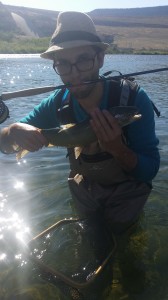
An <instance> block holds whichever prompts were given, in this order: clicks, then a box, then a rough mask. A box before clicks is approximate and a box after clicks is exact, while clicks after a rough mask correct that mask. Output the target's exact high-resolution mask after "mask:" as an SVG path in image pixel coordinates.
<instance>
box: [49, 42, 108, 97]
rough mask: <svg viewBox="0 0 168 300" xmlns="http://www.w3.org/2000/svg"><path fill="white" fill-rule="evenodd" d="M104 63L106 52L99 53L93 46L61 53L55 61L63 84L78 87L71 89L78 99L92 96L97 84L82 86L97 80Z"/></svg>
mask: <svg viewBox="0 0 168 300" xmlns="http://www.w3.org/2000/svg"><path fill="white" fill-rule="evenodd" d="M103 62H104V52H102V51H99V52H98V51H96V50H95V49H94V48H93V47H91V46H85V47H79V48H76V49H75V48H74V49H71V50H66V51H60V52H59V53H58V54H57V56H56V58H55V59H54V65H55V66H56V70H57V72H58V73H59V75H60V77H61V79H62V81H63V83H64V84H72V85H78V86H76V87H71V88H69V90H70V92H71V94H72V95H74V96H75V98H77V99H82V98H86V97H88V96H89V95H90V94H91V92H92V91H93V89H94V88H95V85H96V84H88V85H80V84H81V83H82V82H85V81H90V80H95V79H97V78H98V77H99V69H100V68H101V67H102V65H103Z"/></svg>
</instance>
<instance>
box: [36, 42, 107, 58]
mask: <svg viewBox="0 0 168 300" xmlns="http://www.w3.org/2000/svg"><path fill="white" fill-rule="evenodd" d="M84 46H96V47H98V48H100V49H101V50H104V51H105V50H106V49H107V48H108V47H109V44H107V43H103V42H97V43H96V42H89V41H83V40H81V41H79V40H78V41H73V42H64V43H60V44H59V45H53V46H51V47H49V48H48V49H47V50H46V51H45V52H43V53H41V54H40V56H41V57H42V58H45V59H51V60H53V59H54V54H55V53H57V52H58V51H63V50H68V49H69V50H70V49H74V48H78V47H84Z"/></svg>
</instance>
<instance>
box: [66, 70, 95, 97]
mask: <svg viewBox="0 0 168 300" xmlns="http://www.w3.org/2000/svg"><path fill="white" fill-rule="evenodd" d="M98 78H99V74H98V72H94V73H92V74H89V76H85V77H84V78H77V79H76V80H70V81H69V82H68V84H72V87H69V88H68V89H69V91H70V93H71V95H72V96H74V97H75V98H76V99H85V98H87V97H89V95H91V93H92V91H93V90H94V88H95V86H96V84H97V83H96V82H95V83H89V84H84V85H82V83H83V82H87V81H94V80H97V79H98ZM63 82H64V83H65V84H66V82H65V81H63ZM80 84H81V85H80ZM73 85H74V86H73ZM75 85H76V86H75Z"/></svg>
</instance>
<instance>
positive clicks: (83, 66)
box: [53, 53, 97, 75]
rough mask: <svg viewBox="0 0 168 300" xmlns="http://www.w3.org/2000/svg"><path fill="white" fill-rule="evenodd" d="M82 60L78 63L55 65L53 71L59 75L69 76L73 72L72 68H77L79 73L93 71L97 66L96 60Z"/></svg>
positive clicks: (64, 62)
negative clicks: (95, 65)
mask: <svg viewBox="0 0 168 300" xmlns="http://www.w3.org/2000/svg"><path fill="white" fill-rule="evenodd" d="M96 56H97V53H96V54H95V56H94V57H93V58H80V59H79V60H77V62H76V63H74V64H71V63H70V62H69V61H62V62H59V63H57V64H56V63H55V62H54V64H53V69H54V71H55V72H56V73H57V74H58V75H69V74H70V73H71V72H72V67H73V66H75V67H76V69H77V70H78V71H79V72H86V71H90V70H92V69H93V67H94V64H95V58H96Z"/></svg>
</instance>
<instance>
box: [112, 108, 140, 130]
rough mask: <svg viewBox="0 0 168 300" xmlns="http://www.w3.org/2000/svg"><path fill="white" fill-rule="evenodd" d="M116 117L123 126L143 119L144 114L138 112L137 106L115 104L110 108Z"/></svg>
mask: <svg viewBox="0 0 168 300" xmlns="http://www.w3.org/2000/svg"><path fill="white" fill-rule="evenodd" d="M109 111H110V112H111V114H112V115H113V117H114V118H116V119H117V120H118V123H119V125H120V126H121V127H124V126H126V125H129V124H131V123H132V122H134V121H137V120H139V119H141V117H142V115H141V114H139V113H138V108H137V107H136V106H115V107H111V108H110V109H109Z"/></svg>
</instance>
